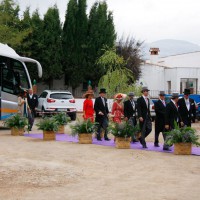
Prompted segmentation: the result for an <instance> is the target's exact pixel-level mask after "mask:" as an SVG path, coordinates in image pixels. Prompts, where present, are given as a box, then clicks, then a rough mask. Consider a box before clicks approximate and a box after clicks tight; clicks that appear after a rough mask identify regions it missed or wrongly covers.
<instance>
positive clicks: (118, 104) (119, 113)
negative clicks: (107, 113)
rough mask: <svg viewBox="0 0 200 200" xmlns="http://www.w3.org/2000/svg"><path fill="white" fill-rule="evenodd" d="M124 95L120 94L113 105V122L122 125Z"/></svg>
mask: <svg viewBox="0 0 200 200" xmlns="http://www.w3.org/2000/svg"><path fill="white" fill-rule="evenodd" d="M122 99H123V97H122V95H121V94H118V95H117V96H116V97H115V100H116V101H115V102H114V103H113V106H112V116H113V122H116V123H121V119H122V117H123V116H124V108H123V104H122Z"/></svg>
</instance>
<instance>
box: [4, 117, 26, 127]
mask: <svg viewBox="0 0 200 200" xmlns="http://www.w3.org/2000/svg"><path fill="white" fill-rule="evenodd" d="M26 125H28V120H27V118H26V117H22V116H21V115H19V114H16V115H13V116H12V117H10V118H8V119H6V121H5V126H6V127H8V128H12V127H14V128H24V127H25V126H26Z"/></svg>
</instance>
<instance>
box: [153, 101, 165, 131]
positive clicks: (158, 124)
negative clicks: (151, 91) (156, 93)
mask: <svg viewBox="0 0 200 200" xmlns="http://www.w3.org/2000/svg"><path fill="white" fill-rule="evenodd" d="M154 107H155V113H156V118H155V129H156V131H158V132H162V131H163V130H164V127H165V112H166V106H164V104H163V102H162V101H161V100H160V99H159V100H158V101H156V102H155V103H154Z"/></svg>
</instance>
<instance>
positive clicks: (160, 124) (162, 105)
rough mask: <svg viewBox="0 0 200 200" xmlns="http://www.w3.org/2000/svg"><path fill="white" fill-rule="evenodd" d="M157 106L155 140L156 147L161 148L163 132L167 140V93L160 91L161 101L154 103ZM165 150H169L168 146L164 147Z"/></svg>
mask: <svg viewBox="0 0 200 200" xmlns="http://www.w3.org/2000/svg"><path fill="white" fill-rule="evenodd" d="M154 106H155V113H156V118H155V140H154V146H155V147H159V134H160V132H162V135H163V138H164V141H165V138H166V134H165V133H164V131H165V113H166V102H165V92H164V91H160V93H159V99H158V101H156V102H155V103H154ZM163 150H169V148H168V146H167V145H166V144H164V145H163Z"/></svg>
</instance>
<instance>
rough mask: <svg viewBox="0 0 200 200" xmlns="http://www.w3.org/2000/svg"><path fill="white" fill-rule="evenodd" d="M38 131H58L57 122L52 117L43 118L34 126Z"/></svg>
mask: <svg viewBox="0 0 200 200" xmlns="http://www.w3.org/2000/svg"><path fill="white" fill-rule="evenodd" d="M36 126H37V127H38V130H43V131H54V132H56V131H58V126H59V124H58V122H57V121H56V120H55V119H54V118H53V117H50V118H49V117H45V118H44V119H42V120H41V121H40V122H39V123H37V124H36Z"/></svg>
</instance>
